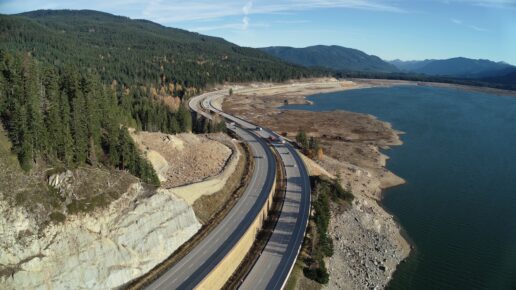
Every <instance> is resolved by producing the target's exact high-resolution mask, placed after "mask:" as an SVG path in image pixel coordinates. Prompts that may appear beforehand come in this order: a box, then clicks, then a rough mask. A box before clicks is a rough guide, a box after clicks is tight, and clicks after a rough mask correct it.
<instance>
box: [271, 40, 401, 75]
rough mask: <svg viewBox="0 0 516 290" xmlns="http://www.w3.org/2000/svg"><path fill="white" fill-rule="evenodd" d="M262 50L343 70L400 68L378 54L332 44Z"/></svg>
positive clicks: (286, 59)
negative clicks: (369, 53)
mask: <svg viewBox="0 0 516 290" xmlns="http://www.w3.org/2000/svg"><path fill="white" fill-rule="evenodd" d="M261 50H262V51H264V52H266V53H268V54H270V55H272V56H275V57H277V58H279V59H282V60H284V61H287V62H290V63H293V64H298V65H302V66H306V67H324V68H331V69H334V70H341V71H359V72H382V73H389V72H396V71H398V69H397V68H396V67H395V66H394V65H392V64H389V63H387V62H385V61H383V60H382V59H380V58H379V57H377V56H374V55H368V54H366V53H364V52H362V51H360V50H357V49H351V48H346V47H342V46H337V45H332V46H325V45H316V46H309V47H305V48H294V47H284V46H272V47H264V48H261Z"/></svg>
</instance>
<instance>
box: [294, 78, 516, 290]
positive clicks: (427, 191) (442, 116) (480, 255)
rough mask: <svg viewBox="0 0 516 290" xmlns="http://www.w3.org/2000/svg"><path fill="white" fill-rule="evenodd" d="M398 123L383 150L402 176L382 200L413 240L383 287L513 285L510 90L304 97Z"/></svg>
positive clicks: (515, 149) (515, 165)
mask: <svg viewBox="0 0 516 290" xmlns="http://www.w3.org/2000/svg"><path fill="white" fill-rule="evenodd" d="M309 99H310V100H311V101H313V102H314V105H313V106H309V105H293V106H288V107H286V108H289V109H304V110H313V111H330V110H335V109H343V110H348V111H353V112H361V113H368V114H372V115H375V116H377V117H378V118H379V119H381V120H385V121H389V122H391V123H392V125H393V127H394V128H395V129H398V130H401V131H404V132H406V133H407V134H406V135H402V140H403V142H404V144H403V145H402V146H397V147H394V148H392V149H391V150H387V151H386V152H385V153H386V154H387V155H389V156H390V157H391V159H390V160H389V161H388V164H387V165H388V168H389V169H390V170H391V171H393V172H394V173H396V174H397V175H399V176H401V177H403V178H404V179H405V180H406V181H407V184H405V185H402V186H399V187H395V188H391V189H389V190H387V191H386V192H385V194H384V200H383V201H382V203H383V205H384V207H385V208H386V209H387V210H388V211H389V212H391V213H392V214H393V215H394V216H395V217H396V218H397V219H398V221H399V222H400V224H401V226H402V227H403V229H404V230H405V231H406V234H407V235H408V237H409V238H410V240H411V242H412V243H413V245H414V247H415V249H414V251H413V252H412V254H411V256H410V257H409V258H408V259H407V260H406V261H405V262H404V263H402V264H401V265H400V266H399V268H398V270H397V271H396V273H395V275H394V277H393V280H392V282H391V284H390V286H389V289H418V290H420V289H516V98H513V97H504V96H493V95H487V94H482V93H473V92H466V91H460V90H453V89H442V88H430V87H418V86H399V87H391V88H371V89H361V90H351V91H345V92H337V93H330V94H321V95H315V96H312V97H309Z"/></svg>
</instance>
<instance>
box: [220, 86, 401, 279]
mask: <svg viewBox="0 0 516 290" xmlns="http://www.w3.org/2000/svg"><path fill="white" fill-rule="evenodd" d="M385 85H391V84H385V83H371V82H362V81H359V82H354V81H337V80H334V79H315V80H306V81H303V82H299V83H289V84H281V85H270V84H269V85H267V84H253V85H252V86H250V88H249V89H246V90H243V89H242V90H238V91H236V93H235V94H234V95H233V96H231V97H228V98H226V100H225V101H224V103H223V109H224V111H226V112H228V113H231V114H235V115H237V116H240V117H243V118H245V119H248V120H250V121H252V122H255V123H257V124H260V125H261V126H264V127H268V128H271V129H273V130H275V131H278V132H282V133H283V134H285V135H286V136H287V137H288V138H292V139H294V138H295V135H296V134H297V132H298V131H299V130H300V129H303V130H305V131H306V132H307V134H308V135H309V136H316V137H318V138H319V140H320V143H321V146H322V148H323V150H324V153H325V154H324V156H323V157H322V158H321V159H319V160H312V161H309V162H307V163H308V168H309V171H310V174H311V175H320V174H324V175H329V176H333V177H336V176H340V178H341V181H342V185H343V186H344V187H345V188H347V189H349V190H350V191H351V192H352V193H353V194H354V196H355V200H354V201H353V203H352V206H351V207H350V208H348V209H346V210H344V211H339V210H337V209H336V208H335V209H334V210H333V212H332V219H331V223H330V229H329V231H330V234H331V235H332V237H333V238H334V246H335V254H334V255H333V257H331V258H329V260H328V270H329V273H330V283H329V284H328V285H326V286H324V287H325V288H327V289H365V288H367V289H383V288H385V286H386V285H387V283H388V282H389V280H390V279H391V277H392V274H393V272H394V271H395V269H396V266H397V265H398V264H399V263H400V262H401V261H402V260H403V259H405V258H406V257H407V256H408V254H409V252H410V245H409V244H408V242H407V241H406V240H405V239H404V238H403V237H402V235H401V233H400V228H399V226H398V225H397V224H396V222H395V221H394V219H393V217H392V216H391V215H390V214H389V213H387V212H386V211H385V210H383V208H382V207H381V206H380V205H379V201H380V199H381V191H382V189H385V188H388V187H391V186H396V185H400V184H403V183H404V180H403V179H402V178H400V177H398V176H396V175H395V174H394V173H392V172H390V171H388V170H387V169H386V168H385V165H386V161H387V160H388V157H387V156H386V155H384V154H382V153H381V152H380V148H384V149H387V148H389V147H390V146H396V145H401V144H402V142H401V140H400V138H399V135H400V134H402V132H399V131H396V130H394V129H393V128H392V126H391V125H390V124H389V123H386V122H383V121H380V120H378V119H376V118H375V117H374V116H370V115H364V114H358V113H352V112H346V111H332V112H312V111H301V110H295V111H294V110H290V111H289V110H282V109H278V107H279V106H281V105H284V104H306V103H309V102H308V101H307V100H306V99H305V97H306V96H309V95H312V94H316V93H325V92H335V91H342V90H349V89H357V88H367V87H373V86H385ZM306 159H307V158H306ZM298 276H299V279H298V282H297V283H296V288H298V289H305V288H306V289H308V288H311V287H313V283H310V282H309V281H306V279H305V278H304V277H302V274H301V275H298Z"/></svg>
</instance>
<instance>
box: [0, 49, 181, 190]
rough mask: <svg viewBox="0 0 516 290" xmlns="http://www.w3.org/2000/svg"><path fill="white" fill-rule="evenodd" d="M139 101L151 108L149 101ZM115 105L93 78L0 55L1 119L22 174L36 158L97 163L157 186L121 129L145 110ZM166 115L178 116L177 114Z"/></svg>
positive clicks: (71, 164) (111, 94)
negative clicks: (126, 171) (123, 171)
mask: <svg viewBox="0 0 516 290" xmlns="http://www.w3.org/2000/svg"><path fill="white" fill-rule="evenodd" d="M139 101H140V102H141V103H143V104H144V105H143V106H142V107H150V108H152V105H149V103H150V102H149V101H148V100H139ZM135 102H136V103H138V100H136V101H135ZM119 103H120V101H119V99H118V97H117V94H116V91H115V90H114V89H111V88H108V87H106V86H103V85H102V84H101V82H100V80H99V78H98V77H96V76H95V75H91V74H81V73H79V72H78V71H76V70H74V69H67V70H64V71H62V72H59V71H57V70H56V69H55V68H53V67H52V66H49V65H41V64H39V63H38V62H37V61H35V60H33V59H32V58H31V57H29V56H20V55H17V56H13V55H10V54H8V53H5V52H3V51H0V117H1V121H2V123H3V126H4V127H5V129H6V130H7V132H8V136H9V139H10V140H11V142H12V145H13V148H12V149H13V151H14V153H16V155H17V156H18V160H19V162H20V165H21V166H22V168H23V169H25V170H29V169H30V168H31V166H32V165H33V164H34V163H35V162H36V161H37V160H43V161H45V162H48V163H51V164H54V165H56V164H62V165H64V166H66V167H75V166H78V165H82V164H85V163H88V164H97V163H98V164H104V165H109V166H115V167H117V168H119V169H124V170H129V171H130V172H131V173H133V174H134V175H136V176H138V177H140V178H142V180H144V181H146V182H148V183H151V184H159V180H158V179H157V176H156V174H155V172H154V170H153V169H152V166H151V165H150V164H149V163H148V161H147V160H146V159H144V158H142V157H141V156H140V152H139V151H138V149H137V148H136V146H135V144H134V143H133V141H132V139H131V137H130V136H129V134H128V131H127V128H126V127H125V126H121V125H122V124H124V123H125V124H127V123H130V121H127V120H131V119H133V118H136V119H138V118H139V115H140V114H145V113H146V112H142V111H144V109H142V108H139V107H138V106H132V107H128V108H124V107H123V106H121V105H119ZM122 104H123V102H122ZM170 116H171V117H175V118H177V119H178V120H181V119H182V118H183V117H180V116H181V114H180V113H176V114H172V113H171V114H170ZM186 116H187V117H189V116H190V115H189V113H188V112H186ZM165 120H167V118H166V117H165ZM176 122H177V121H176ZM186 123H187V122H186ZM190 123H191V121H190ZM179 124H181V125H183V124H185V122H183V121H182V120H181V121H180V122H179Z"/></svg>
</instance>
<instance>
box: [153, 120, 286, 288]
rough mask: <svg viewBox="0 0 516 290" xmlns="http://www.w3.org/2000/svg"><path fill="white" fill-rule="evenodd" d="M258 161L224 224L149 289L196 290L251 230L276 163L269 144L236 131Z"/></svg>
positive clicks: (263, 200)
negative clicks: (246, 232) (250, 227)
mask: <svg viewBox="0 0 516 290" xmlns="http://www.w3.org/2000/svg"><path fill="white" fill-rule="evenodd" d="M234 130H235V132H236V133H237V134H238V135H239V136H240V137H241V138H242V139H243V140H244V141H245V142H247V143H248V144H249V145H250V147H251V151H252V154H253V155H254V156H260V157H261V158H255V159H254V160H255V162H254V164H255V165H254V170H253V175H252V177H251V180H250V182H249V185H248V186H247V188H246V190H245V192H244V193H243V194H242V197H241V198H240V199H239V200H238V202H237V203H236V205H235V206H234V207H233V209H231V211H230V212H229V213H228V214H227V216H226V217H225V218H224V219H223V220H222V222H221V223H220V224H219V225H217V227H215V229H213V231H212V232H210V233H209V234H208V236H207V237H206V238H205V239H203V240H202V241H201V242H200V243H199V245H197V246H196V247H195V248H194V249H193V250H192V251H191V252H190V253H189V254H188V255H186V256H185V257H184V258H183V259H181V260H180V261H179V262H178V263H177V264H176V265H174V266H173V267H172V268H170V269H169V270H168V271H166V272H165V273H164V274H163V275H161V276H160V277H159V278H158V279H157V280H155V281H154V282H153V283H152V284H150V285H149V286H148V287H147V289H193V288H194V287H195V286H196V285H197V284H199V283H200V282H201V281H202V280H203V279H204V277H206V276H207V275H208V273H210V271H211V270H212V269H213V268H214V267H215V266H216V265H217V264H218V263H219V262H220V261H221V260H222V259H223V258H224V257H225V256H226V254H227V253H228V252H229V251H230V250H231V249H232V248H233V246H234V245H235V244H236V243H237V242H238V240H239V239H240V237H241V236H242V235H243V234H244V233H245V231H246V230H247V229H248V228H249V226H250V225H251V223H252V222H253V221H254V219H255V218H256V216H257V215H258V213H259V211H260V210H261V209H262V208H263V205H264V204H265V202H266V201H267V198H268V196H269V193H270V191H271V188H272V184H273V183H274V179H275V177H276V163H275V160H274V156H273V155H272V153H271V151H270V149H269V148H268V147H267V146H268V145H267V144H266V143H265V142H264V141H263V140H262V139H260V138H259V137H257V136H256V135H255V134H253V133H252V132H249V131H248V130H245V129H241V128H238V127H236V128H234Z"/></svg>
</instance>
